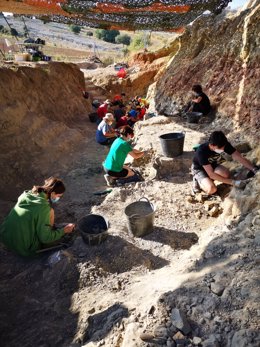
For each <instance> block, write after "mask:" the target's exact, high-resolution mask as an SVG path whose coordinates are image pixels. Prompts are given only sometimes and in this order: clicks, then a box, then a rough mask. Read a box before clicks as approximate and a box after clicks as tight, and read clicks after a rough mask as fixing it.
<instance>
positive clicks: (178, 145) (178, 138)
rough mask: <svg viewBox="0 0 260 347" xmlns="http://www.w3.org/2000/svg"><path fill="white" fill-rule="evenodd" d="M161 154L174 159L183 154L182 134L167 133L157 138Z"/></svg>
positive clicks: (183, 135)
mask: <svg viewBox="0 0 260 347" xmlns="http://www.w3.org/2000/svg"><path fill="white" fill-rule="evenodd" d="M159 138H160V142H161V146H162V151H163V154H164V155H165V156H166V157H168V158H174V157H177V156H178V155H181V154H182V153H183V146H184V138H185V134H184V133H168V134H163V135H161V136H159Z"/></svg>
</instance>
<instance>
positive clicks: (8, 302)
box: [0, 248, 79, 347]
mask: <svg viewBox="0 0 260 347" xmlns="http://www.w3.org/2000/svg"><path fill="white" fill-rule="evenodd" d="M48 255H50V254H48ZM0 260H1V269H0V277H1V285H0V296H1V306H0V317H1V319H0V320H1V327H0V338H1V346H3V347H7V346H8V347H17V346H24V347H31V346H39V347H40V346H41V347H47V346H64V345H69V344H70V343H71V341H72V340H73V338H74V335H75V333H76V330H77V324H78V314H75V313H72V312H71V311H70V306H71V295H72V294H73V293H74V292H76V291H77V290H78V278H79V274H78V270H77V267H76V263H75V262H74V261H73V259H69V258H67V257H65V256H64V257H63V258H62V259H61V261H60V262H59V263H57V264H54V265H53V266H52V267H50V266H47V265H45V264H47V263H46V261H47V255H44V256H41V257H39V258H37V259H23V258H20V257H18V256H15V255H13V254H12V253H10V252H8V251H6V250H5V249H3V248H1V249H0Z"/></svg>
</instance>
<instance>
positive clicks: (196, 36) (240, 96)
mask: <svg viewBox="0 0 260 347" xmlns="http://www.w3.org/2000/svg"><path fill="white" fill-rule="evenodd" d="M256 3H257V2H254V4H255V6H253V7H252V8H250V9H247V10H246V11H243V12H241V13H240V14H239V15H236V16H235V15H234V16H232V17H231V16H230V17H226V18H225V17H223V16H222V15H220V16H219V18H218V20H215V19H214V18H213V17H211V16H205V17H202V18H200V19H198V20H196V21H195V22H194V23H193V25H192V26H191V27H189V28H188V29H187V31H186V32H185V34H183V35H182V36H181V37H180V38H179V39H177V40H179V44H180V50H179V51H178V53H177V54H176V55H175V56H174V57H173V59H172V62H171V64H170V65H169V67H168V68H167V69H166V70H165V72H164V74H163V75H162V77H161V78H160V80H159V81H158V83H157V89H156V104H157V109H158V111H159V112H162V113H166V114H171V112H172V110H173V109H174V106H175V105H174V102H176V101H183V102H184V101H187V100H188V95H189V92H190V90H191V87H192V85H193V84H198V83H199V84H201V85H202V86H203V87H204V88H205V92H206V93H207V94H208V95H209V97H210V98H211V100H212V101H213V103H214V104H215V105H216V106H217V108H218V111H219V112H221V113H222V114H223V115H225V116H228V117H232V118H233V119H234V120H235V121H236V122H238V123H239V124H240V125H241V124H243V125H247V126H248V127H251V133H252V134H253V133H255V135H257V130H256V129H259V127H260V118H259V112H258V108H259V96H260V95H259V88H257V83H258V81H259V77H260V70H259V68H258V61H259V51H258V50H257V49H256V47H257V46H258V45H259V44H258V40H259V39H258V34H259V20H260V18H259V13H260V12H259V5H256Z"/></svg>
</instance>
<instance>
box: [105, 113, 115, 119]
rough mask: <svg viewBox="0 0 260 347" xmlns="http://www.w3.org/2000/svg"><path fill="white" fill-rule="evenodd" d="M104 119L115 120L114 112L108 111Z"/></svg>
mask: <svg viewBox="0 0 260 347" xmlns="http://www.w3.org/2000/svg"><path fill="white" fill-rule="evenodd" d="M104 119H108V120H114V116H113V114H112V113H106V115H105V117H104Z"/></svg>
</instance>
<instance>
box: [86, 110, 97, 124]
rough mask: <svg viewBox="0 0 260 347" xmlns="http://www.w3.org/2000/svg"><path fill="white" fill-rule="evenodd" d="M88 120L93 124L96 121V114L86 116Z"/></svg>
mask: <svg viewBox="0 0 260 347" xmlns="http://www.w3.org/2000/svg"><path fill="white" fill-rule="evenodd" d="M88 118H89V120H90V121H91V123H95V122H96V121H97V119H98V114H97V113H96V112H93V113H90V114H89V115H88Z"/></svg>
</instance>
